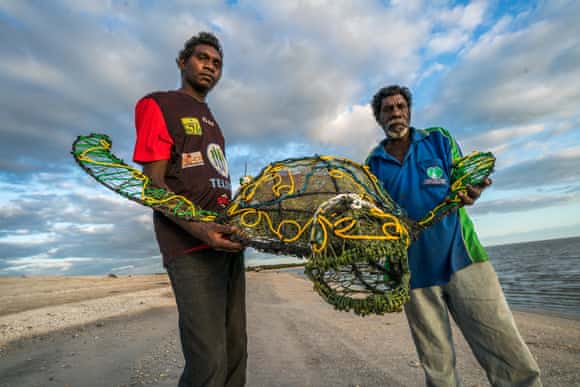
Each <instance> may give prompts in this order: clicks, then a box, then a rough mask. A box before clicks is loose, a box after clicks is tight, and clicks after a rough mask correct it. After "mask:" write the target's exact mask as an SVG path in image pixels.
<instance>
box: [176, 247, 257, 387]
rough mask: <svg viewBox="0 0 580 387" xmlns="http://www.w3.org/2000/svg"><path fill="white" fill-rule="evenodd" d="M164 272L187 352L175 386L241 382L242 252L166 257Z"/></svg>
mask: <svg viewBox="0 0 580 387" xmlns="http://www.w3.org/2000/svg"><path fill="white" fill-rule="evenodd" d="M167 272H168V273H169V278H170V279H171V285H172V287H173V292H174V294H175V300H176V302H177V309H178V312H179V333H180V336H181V346H182V350H183V356H184V358H185V367H184V369H183V373H182V375H181V378H180V380H179V387H185V386H187V387H193V386H195V387H201V386H204V387H206V386H207V387H210V386H211V387H218V386H219V387H224V386H228V387H238V386H243V385H244V384H245V382H246V359H247V344H246V343H247V336H246V301H245V297H246V294H245V293H246V285H245V269H244V258H243V254H241V253H239V254H228V253H223V252H218V251H214V250H204V251H200V252H195V253H190V254H186V255H183V256H180V257H177V258H174V259H173V260H172V261H171V262H169V264H168V266H167Z"/></svg>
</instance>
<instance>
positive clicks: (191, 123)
mask: <svg viewBox="0 0 580 387" xmlns="http://www.w3.org/2000/svg"><path fill="white" fill-rule="evenodd" d="M181 126H183V130H184V131H185V134H187V135H189V136H201V125H200V123H199V120H198V119H197V118H195V117H182V118H181Z"/></svg>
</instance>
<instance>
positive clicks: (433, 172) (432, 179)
mask: <svg viewBox="0 0 580 387" xmlns="http://www.w3.org/2000/svg"><path fill="white" fill-rule="evenodd" d="M425 172H426V173H427V176H428V178H427V179H425V180H423V184H428V185H434V184H447V179H445V178H444V177H443V169H441V167H440V166H438V165H435V166H432V167H429V168H427V170H426V171H425Z"/></svg>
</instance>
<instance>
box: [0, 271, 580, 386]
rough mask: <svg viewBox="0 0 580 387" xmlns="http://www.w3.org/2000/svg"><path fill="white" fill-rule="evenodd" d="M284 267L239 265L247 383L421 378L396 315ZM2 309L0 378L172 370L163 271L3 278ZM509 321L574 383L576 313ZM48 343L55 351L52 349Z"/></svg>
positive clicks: (170, 302) (120, 376) (479, 381)
mask: <svg viewBox="0 0 580 387" xmlns="http://www.w3.org/2000/svg"><path fill="white" fill-rule="evenodd" d="M286 270H288V269H286ZM286 270H276V269H274V270H262V271H260V272H248V273H247V314H248V352H249V359H248V385H264V386H270V385H272V386H274V385H276V386H296V385H315V386H347V385H357V384H359V385H361V386H380V385H392V386H408V385H422V383H424V382H423V374H422V370H421V368H420V364H419V362H418V359H417V356H416V354H415V348H414V346H413V342H412V339H411V337H410V333H409V330H408V326H407V323H406V319H405V316H404V313H394V314H385V315H383V316H375V315H371V316H366V317H359V316H356V315H354V314H353V313H347V312H339V311H335V310H334V309H333V308H332V307H331V306H329V305H328V304H326V303H325V302H324V301H323V300H322V299H321V298H320V297H319V296H318V295H317V294H316V293H314V292H313V291H312V284H311V283H310V281H308V280H307V279H306V278H304V276H302V275H300V274H298V273H294V272H292V271H290V270H288V271H286ZM18 283H20V285H25V286H23V287H22V286H21V287H19V286H20V285H19V284H18ZM8 285H9V286H8ZM97 294H100V295H101V296H100V297H99V298H95V296H96V295H97ZM30 295H33V296H34V297H30ZM73 295H74V297H76V298H77V299H76V300H73V301H71V297H72V296H73ZM9 298H10V299H11V301H10V302H9V303H6V301H7V300H8V299H9ZM39 298H40V300H39ZM43 300H44V305H43V306H41V307H34V305H38V302H39V301H43ZM0 305H2V306H4V307H6V306H10V305H19V308H20V310H18V311H16V312H15V313H11V314H4V315H2V313H1V309H2V306H0V358H1V359H2V361H0V375H8V374H10V375H13V377H14V379H7V380H8V382H6V380H5V379H3V377H0V386H11V385H19V384H18V383H16V381H18V380H26V381H27V382H28V381H29V383H28V384H27V385H34V384H42V385H45V384H44V383H43V380H45V379H46V375H47V374H50V375H53V376H51V377H52V378H53V380H54V381H55V383H56V384H47V385H64V384H67V383H68V384H69V385H79V384H78V383H75V381H77V380H81V379H82V377H83V374H84V373H85V372H88V371H87V369H90V370H92V371H91V372H97V371H98V372H99V373H100V374H101V375H102V374H107V375H109V376H107V377H108V378H109V379H108V382H110V383H109V384H108V385H124V384H127V385H129V384H131V383H133V382H135V383H136V384H135V385H145V384H151V383H149V382H147V383H146V382H145V381H146V380H147V377H146V376H144V375H149V374H151V375H153V374H155V373H156V374H155V380H156V381H155V382H154V384H155V385H159V386H165V385H167V386H170V385H175V382H176V379H177V378H178V376H179V372H180V367H181V366H182V355H181V351H180V345H179V338H178V332H177V312H176V307H175V301H174V299H173V294H172V292H171V287H170V285H169V281H168V279H167V277H166V275H159V274H158V275H145V276H131V277H123V276H119V277H118V278H108V277H94V276H92V277H76V278H74V279H71V278H68V279H66V278H63V277H60V278H52V277H51V278H34V277H27V278H10V279H9V278H6V277H0ZM27 305H28V306H32V307H33V308H32V309H27ZM514 318H515V319H516V321H517V324H518V327H519V328H520V332H521V334H522V336H523V337H524V339H525V340H526V342H527V343H528V346H529V347H530V350H531V351H532V353H533V354H534V356H535V357H536V359H537V360H538V363H539V365H540V368H541V369H542V373H543V381H544V385H577V384H579V383H580V370H579V369H578V367H577V364H580V321H579V320H578V319H570V318H566V317H562V316H555V315H553V314H544V313H537V311H528V310H526V311H523V310H514ZM454 340H455V343H456V349H457V358H458V361H457V366H458V369H459V373H460V375H461V377H462V383H463V384H464V385H469V386H487V385H488V384H487V381H486V378H485V374H484V373H483V371H482V370H481V368H480V367H479V365H478V364H477V361H476V360H475V358H474V357H473V355H472V354H471V351H470V349H469V346H468V345H467V343H466V342H465V341H464V339H463V338H462V336H461V334H460V333H459V331H458V329H456V328H454ZM55 348H62V350H59V351H61V352H62V355H59V356H60V357H59V356H56V357H55V356H54V355H52V353H53V352H54V350H55ZM59 353H60V352H59ZM71 354H74V356H73V355H71ZM104 354H105V355H104ZM103 356H105V357H103ZM152 359H153V360H155V361H153V360H152ZM39 364H41V365H40V366H39ZM67 364H68V365H67ZM143 364H147V366H144V365H143ZM3 367H7V368H4V369H3ZM85 368H86V369H85ZM113 368H114V369H113ZM49 371H50V372H49ZM6 372H8V374H7V373H6ZM151 377H153V376H151ZM22 378H25V379H22ZM43 378H44V379H43ZM79 378H81V379H79ZM11 380H14V381H15V382H14V384H10V381H11ZM95 380H96V379H95ZM140 380H143V383H142V384H139V383H141V382H139V381H140ZM3 382H5V384H3ZM57 382H58V383H57ZM164 383H165V384H164ZM81 384H82V385H84V384H83V383H81ZM20 385H21V384H20ZM95 385H98V384H95Z"/></svg>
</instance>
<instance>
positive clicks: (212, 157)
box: [206, 143, 229, 177]
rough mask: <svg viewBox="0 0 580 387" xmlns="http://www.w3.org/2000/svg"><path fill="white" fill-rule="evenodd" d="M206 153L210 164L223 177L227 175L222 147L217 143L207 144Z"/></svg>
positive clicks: (226, 164)
mask: <svg viewBox="0 0 580 387" xmlns="http://www.w3.org/2000/svg"><path fill="white" fill-rule="evenodd" d="M206 154H207V159H208V160H209V162H210V164H211V166H212V167H214V168H215V170H216V171H218V173H219V174H220V175H222V176H223V177H228V176H229V172H228V162H227V160H226V156H225V155H224V152H223V151H222V148H220V146H219V145H218V144H214V143H212V144H209V145H208V146H207V151H206Z"/></svg>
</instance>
